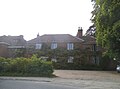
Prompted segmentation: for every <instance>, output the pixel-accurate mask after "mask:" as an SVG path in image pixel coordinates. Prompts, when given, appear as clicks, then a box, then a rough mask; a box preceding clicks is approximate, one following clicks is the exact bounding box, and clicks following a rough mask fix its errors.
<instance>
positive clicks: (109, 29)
mask: <svg viewBox="0 0 120 89" xmlns="http://www.w3.org/2000/svg"><path fill="white" fill-rule="evenodd" d="M94 3H95V4H94V11H93V12H94V13H93V17H94V18H93V22H94V24H95V26H96V37H97V42H98V44H100V45H102V47H104V48H105V49H106V51H107V52H108V54H109V57H111V58H116V59H117V60H120V55H119V54H120V46H119V45H120V1H119V0H94Z"/></svg>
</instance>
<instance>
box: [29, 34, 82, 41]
mask: <svg viewBox="0 0 120 89" xmlns="http://www.w3.org/2000/svg"><path fill="white" fill-rule="evenodd" d="M50 42H57V43H62V42H83V40H82V39H80V38H77V37H74V36H72V35H69V34H45V35H42V36H38V37H37V38H35V39H32V40H30V41H28V43H50Z"/></svg>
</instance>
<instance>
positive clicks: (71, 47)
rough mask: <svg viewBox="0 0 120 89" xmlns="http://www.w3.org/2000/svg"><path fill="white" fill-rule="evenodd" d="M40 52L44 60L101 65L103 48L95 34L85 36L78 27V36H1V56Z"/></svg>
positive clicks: (28, 55) (26, 55) (21, 55)
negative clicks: (27, 38)
mask: <svg viewBox="0 0 120 89" xmlns="http://www.w3.org/2000/svg"><path fill="white" fill-rule="evenodd" d="M33 54H38V56H39V57H40V58H42V59H43V60H50V61H54V62H57V63H61V64H63V63H69V64H73V63H77V64H78V65H81V64H83V65H91V64H95V65H99V61H100V59H101V55H102V48H101V47H100V46H98V45H96V39H95V38H94V37H93V36H83V29H82V28H80V27H79V28H78V32H77V35H76V36H72V35H70V34H45V35H42V36H39V34H38V35H37V37H36V38H34V39H31V40H29V41H25V40H24V38H23V36H22V35H20V36H0V56H2V57H31V56H32V55H33Z"/></svg>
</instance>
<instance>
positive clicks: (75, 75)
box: [0, 70, 120, 89]
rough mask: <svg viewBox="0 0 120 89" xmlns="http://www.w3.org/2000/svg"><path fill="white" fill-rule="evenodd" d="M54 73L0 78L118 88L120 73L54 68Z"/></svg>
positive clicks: (84, 87) (89, 88) (85, 88)
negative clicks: (52, 76)
mask: <svg viewBox="0 0 120 89" xmlns="http://www.w3.org/2000/svg"><path fill="white" fill-rule="evenodd" d="M54 74H55V75H56V76H57V77H55V78H45V77H0V80H21V81H23V80H24V81H37V82H43V83H46V82H47V83H50V84H59V85H65V86H72V87H77V88H78V87H80V89H120V74H118V73H117V72H116V71H80V70H55V71H54ZM78 89H79V88H78Z"/></svg>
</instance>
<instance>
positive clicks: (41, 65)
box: [0, 55, 53, 77]
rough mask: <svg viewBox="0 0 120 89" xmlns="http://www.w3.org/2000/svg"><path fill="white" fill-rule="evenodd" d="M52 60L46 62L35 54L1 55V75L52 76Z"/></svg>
mask: <svg viewBox="0 0 120 89" xmlns="http://www.w3.org/2000/svg"><path fill="white" fill-rule="evenodd" d="M52 73H53V66H52V62H49V61H47V62H45V61H42V60H41V59H39V58H37V57H36V56H35V55H34V56H32V57H31V58H8V59H5V58H2V57H0V75H1V76H48V77H49V76H52Z"/></svg>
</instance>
